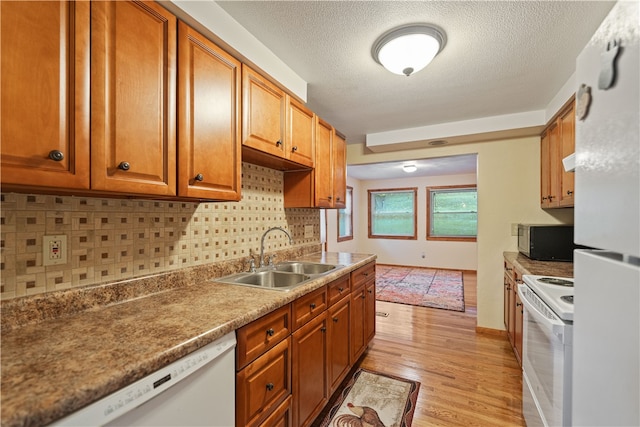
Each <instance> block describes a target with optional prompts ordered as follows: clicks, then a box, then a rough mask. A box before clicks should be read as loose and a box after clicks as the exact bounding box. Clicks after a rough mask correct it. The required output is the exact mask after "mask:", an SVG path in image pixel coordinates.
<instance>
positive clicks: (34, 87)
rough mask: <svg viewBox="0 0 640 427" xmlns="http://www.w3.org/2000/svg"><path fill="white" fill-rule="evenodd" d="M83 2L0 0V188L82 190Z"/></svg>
mask: <svg viewBox="0 0 640 427" xmlns="http://www.w3.org/2000/svg"><path fill="white" fill-rule="evenodd" d="M89 16H90V4H89V3H87V2H78V3H67V2H49V1H42V2H19V1H17V2H6V1H3V2H0V20H1V21H0V37H1V47H0V50H1V51H2V55H1V56H2V59H1V62H2V64H1V70H0V81H1V89H0V94H1V106H0V108H1V112H2V113H1V115H0V129H1V131H0V146H1V147H2V155H1V163H2V164H1V166H0V170H1V175H0V182H1V183H2V189H3V190H5V189H7V188H12V189H13V188H14V186H18V187H21V186H23V188H24V189H26V190H27V191H28V189H29V187H30V186H34V187H55V188H58V187H63V188H73V189H81V190H84V189H88V188H89V185H90V184H89V152H90V151H89V40H90V29H89V25H90V18H89Z"/></svg>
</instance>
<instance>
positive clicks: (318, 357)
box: [291, 311, 329, 426]
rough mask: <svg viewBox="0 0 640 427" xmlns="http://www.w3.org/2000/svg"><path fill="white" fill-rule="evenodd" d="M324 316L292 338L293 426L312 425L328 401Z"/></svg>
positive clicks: (325, 317)
mask: <svg viewBox="0 0 640 427" xmlns="http://www.w3.org/2000/svg"><path fill="white" fill-rule="evenodd" d="M327 350H328V349H327V312H326V311H324V312H323V313H322V314H321V315H320V316H318V317H317V318H315V319H313V320H312V321H311V322H309V323H307V324H306V325H304V326H303V327H302V328H300V329H299V330H297V331H296V332H294V333H293V335H292V358H293V364H292V371H291V378H292V379H293V387H292V394H293V425H295V426H307V425H309V424H311V422H313V420H314V419H315V417H316V416H317V415H318V414H319V413H320V411H321V410H322V408H323V407H324V405H325V404H326V403H327V401H328V399H329V387H328V371H327V366H328V351H327Z"/></svg>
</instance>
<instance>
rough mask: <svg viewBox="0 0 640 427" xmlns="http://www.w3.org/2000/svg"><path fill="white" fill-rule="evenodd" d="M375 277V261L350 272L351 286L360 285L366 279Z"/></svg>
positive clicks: (356, 286) (353, 287)
mask: <svg viewBox="0 0 640 427" xmlns="http://www.w3.org/2000/svg"><path fill="white" fill-rule="evenodd" d="M372 277H373V278H374V279H375V277H376V263H375V262H371V263H369V264H367V265H363V266H362V267H360V268H358V269H357V270H354V271H352V272H351V288H352V289H356V288H358V287H359V286H362V285H363V284H364V283H365V282H366V281H367V280H369V279H371V278H372Z"/></svg>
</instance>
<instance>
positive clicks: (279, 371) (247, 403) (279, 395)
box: [236, 338, 291, 426]
mask: <svg viewBox="0 0 640 427" xmlns="http://www.w3.org/2000/svg"><path fill="white" fill-rule="evenodd" d="M290 349H291V338H287V339H285V340H283V341H282V342H280V343H279V344H278V345H276V346H275V347H273V348H272V349H271V350H269V351H267V352H266V353H265V354H263V355H262V356H260V357H258V358H257V359H256V360H255V361H253V362H251V363H250V364H249V365H247V367H245V368H244V369H242V370H241V371H239V372H238V373H237V374H236V425H237V426H258V425H260V424H261V423H262V422H263V421H264V420H265V419H266V418H267V417H268V416H270V415H271V414H272V412H273V411H274V410H275V409H276V408H278V406H279V405H280V404H281V403H282V402H284V401H285V400H286V399H287V398H288V397H289V396H290V395H291V375H290V373H291V353H290Z"/></svg>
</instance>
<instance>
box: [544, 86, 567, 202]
mask: <svg viewBox="0 0 640 427" xmlns="http://www.w3.org/2000/svg"><path fill="white" fill-rule="evenodd" d="M574 151H575V113H574V98H573V97H572V98H571V99H570V100H569V102H568V103H567V104H565V106H564V107H563V108H562V109H561V110H560V112H559V113H558V115H557V116H556V117H555V118H554V119H553V120H552V121H551V122H550V123H549V124H548V126H547V128H546V129H545V130H544V131H543V133H542V135H541V141H540V207H541V208H543V209H549V208H565V207H573V205H574V174H573V172H566V171H565V170H564V166H563V164H562V159H563V158H564V157H566V156H568V155H569V154H572V153H573V152H574Z"/></svg>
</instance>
